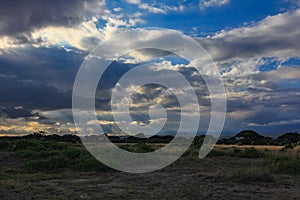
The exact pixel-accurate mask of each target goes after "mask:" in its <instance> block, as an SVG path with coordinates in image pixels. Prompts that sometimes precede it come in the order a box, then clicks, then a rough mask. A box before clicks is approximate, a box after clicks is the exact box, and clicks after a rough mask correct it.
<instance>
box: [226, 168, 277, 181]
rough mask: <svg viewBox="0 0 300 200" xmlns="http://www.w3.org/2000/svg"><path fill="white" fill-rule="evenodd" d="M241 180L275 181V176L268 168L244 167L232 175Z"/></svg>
mask: <svg viewBox="0 0 300 200" xmlns="http://www.w3.org/2000/svg"><path fill="white" fill-rule="evenodd" d="M230 178H232V179H234V180H237V181H239V182H245V183H248V182H273V181H274V177H273V175H272V173H271V172H270V171H268V170H265V169H262V168H257V167H256V168H244V169H239V170H237V171H235V172H233V173H232V174H231V177H230Z"/></svg>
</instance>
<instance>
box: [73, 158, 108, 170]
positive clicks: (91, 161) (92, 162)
mask: <svg viewBox="0 0 300 200" xmlns="http://www.w3.org/2000/svg"><path fill="white" fill-rule="evenodd" d="M71 169H73V170H75V171H81V172H99V171H107V170H108V169H109V168H108V167H107V166H105V165H104V164H102V163H101V162H99V161H98V160H96V159H95V158H93V157H90V158H86V159H82V160H80V161H79V162H76V163H73V164H72V166H71Z"/></svg>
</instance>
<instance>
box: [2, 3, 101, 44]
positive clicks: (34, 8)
mask: <svg viewBox="0 0 300 200" xmlns="http://www.w3.org/2000/svg"><path fill="white" fill-rule="evenodd" d="M97 2H98V1H97V0H72V1H67V0H8V1H7V0H1V1H0V5H1V6H0V16H1V17H0V36H1V35H17V34H19V33H24V32H30V31H32V30H34V29H36V28H41V27H45V26H49V25H53V26H73V25H75V24H78V23H79V22H81V21H82V20H83V19H84V17H85V15H86V14H87V13H88V11H89V9H90V8H93V7H96V6H97ZM23 39H26V38H23Z"/></svg>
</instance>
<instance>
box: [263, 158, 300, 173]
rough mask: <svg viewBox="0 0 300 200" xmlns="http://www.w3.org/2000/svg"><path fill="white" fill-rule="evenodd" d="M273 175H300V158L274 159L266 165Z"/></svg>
mask: <svg viewBox="0 0 300 200" xmlns="http://www.w3.org/2000/svg"><path fill="white" fill-rule="evenodd" d="M264 165H265V166H268V168H269V169H270V170H271V171H272V172H273V173H278V174H291V175H300V158H299V157H274V158H272V159H270V160H268V161H267V162H265V163H264Z"/></svg>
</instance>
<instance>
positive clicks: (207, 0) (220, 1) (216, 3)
mask: <svg viewBox="0 0 300 200" xmlns="http://www.w3.org/2000/svg"><path fill="white" fill-rule="evenodd" d="M229 2H230V0H200V1H199V7H200V10H202V11H204V10H205V9H206V8H209V7H220V6H223V5H226V4H228V3H229Z"/></svg>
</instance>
